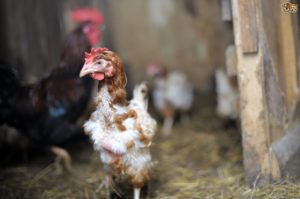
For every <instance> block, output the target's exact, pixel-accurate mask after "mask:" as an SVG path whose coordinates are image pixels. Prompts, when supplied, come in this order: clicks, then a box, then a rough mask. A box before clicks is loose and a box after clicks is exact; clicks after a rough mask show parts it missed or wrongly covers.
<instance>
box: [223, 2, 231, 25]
mask: <svg viewBox="0 0 300 199" xmlns="http://www.w3.org/2000/svg"><path fill="white" fill-rule="evenodd" d="M221 10H222V20H223V21H232V11H231V0H221Z"/></svg>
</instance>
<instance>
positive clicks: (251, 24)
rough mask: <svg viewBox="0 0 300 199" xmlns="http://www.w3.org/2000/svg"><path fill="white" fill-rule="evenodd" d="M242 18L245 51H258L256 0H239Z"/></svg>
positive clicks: (243, 48) (242, 37)
mask: <svg viewBox="0 0 300 199" xmlns="http://www.w3.org/2000/svg"><path fill="white" fill-rule="evenodd" d="M238 9H239V14H240V20H241V24H242V25H241V26H240V28H241V39H242V50H243V53H256V52H257V51H258V38H257V22H256V7H255V1H254V0H241V1H240V2H239V8H238Z"/></svg>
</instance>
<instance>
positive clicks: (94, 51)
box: [84, 48, 108, 63]
mask: <svg viewBox="0 0 300 199" xmlns="http://www.w3.org/2000/svg"><path fill="white" fill-rule="evenodd" d="M107 50H108V48H92V49H91V52H90V53H87V52H85V53H84V59H85V62H86V63H89V62H92V61H93V59H94V57H95V56H97V55H98V54H100V53H101V52H103V51H107Z"/></svg>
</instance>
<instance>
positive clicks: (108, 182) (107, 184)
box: [96, 174, 122, 199]
mask: <svg viewBox="0 0 300 199" xmlns="http://www.w3.org/2000/svg"><path fill="white" fill-rule="evenodd" d="M103 188H105V190H106V199H110V198H111V197H110V188H111V189H112V190H113V191H114V192H115V193H116V194H117V195H118V196H119V197H121V195H122V194H121V191H120V190H119V189H118V188H117V187H116V186H115V184H114V182H113V179H112V176H111V175H109V174H107V175H106V176H105V178H104V179H103V180H102V183H101V184H100V185H99V186H98V188H97V189H96V193H98V192H99V191H100V190H101V189H103Z"/></svg>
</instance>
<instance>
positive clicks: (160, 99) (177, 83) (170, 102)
mask: <svg viewBox="0 0 300 199" xmlns="http://www.w3.org/2000/svg"><path fill="white" fill-rule="evenodd" d="M147 75H148V76H150V77H152V78H154V80H153V84H154V88H153V92H152V97H153V102H154V106H155V108H156V109H157V110H158V111H159V112H160V114H161V115H162V116H163V117H164V123H163V132H164V134H165V135H169V134H170V132H171V130H172V127H173V123H174V119H175V115H176V114H177V113H179V114H181V115H183V114H185V113H187V112H188V111H189V110H190V109H191V107H192V104H193V100H194V93H193V87H192V85H191V84H190V82H188V80H187V78H186V76H185V75H184V74H183V73H181V72H177V71H173V72H170V73H168V72H167V70H166V68H164V67H163V66H161V65H159V64H149V65H148V66H147ZM183 116H184V115H183Z"/></svg>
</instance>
